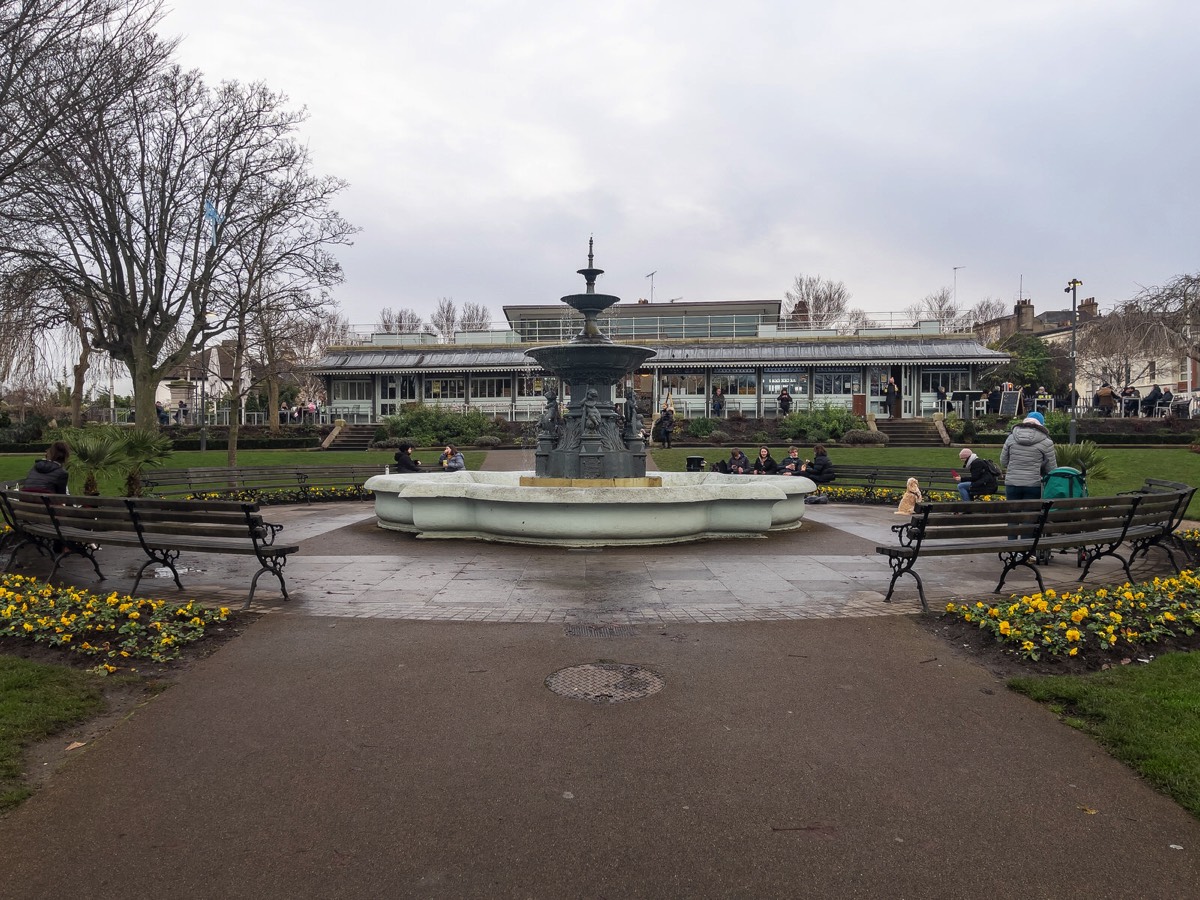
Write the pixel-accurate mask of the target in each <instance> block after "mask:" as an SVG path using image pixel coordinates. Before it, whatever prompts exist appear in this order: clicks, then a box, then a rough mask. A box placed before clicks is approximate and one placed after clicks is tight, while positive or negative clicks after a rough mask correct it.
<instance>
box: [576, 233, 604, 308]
mask: <svg viewBox="0 0 1200 900" xmlns="http://www.w3.org/2000/svg"><path fill="white" fill-rule="evenodd" d="M593 240H594V238H592V237H591V236H590V235H589V237H588V264H587V268H586V269H576V271H577V272H578V273H579V274H580V275H582V276H583V278H584V280H585V281H586V282H587V291H586V293H589V294H594V293H596V278H597V277H598V276H600V275H603V274H604V270H603V269H597V268H596V267H595V266H594V265H593V260H594V257H593V255H592V241H593Z"/></svg>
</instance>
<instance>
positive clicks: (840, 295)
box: [783, 275, 850, 328]
mask: <svg viewBox="0 0 1200 900" xmlns="http://www.w3.org/2000/svg"><path fill="white" fill-rule="evenodd" d="M849 302H850V292H849V291H848V290H846V285H845V283H844V282H841V281H831V280H829V279H827V278H822V277H821V276H820V275H797V276H796V279H795V281H793V282H792V289H791V290H790V291H788V292H787V293H786V294H785V295H784V313H783V314H784V317H785V318H789V319H791V320H792V321H793V322H794V323H795V324H797V325H800V326H802V327H805V328H825V327H828V326H830V325H833V324H834V323H835V322H836V321H837V320H838V319H840V318H842V316H844V315H845V314H846V305H847V304H848V303H849Z"/></svg>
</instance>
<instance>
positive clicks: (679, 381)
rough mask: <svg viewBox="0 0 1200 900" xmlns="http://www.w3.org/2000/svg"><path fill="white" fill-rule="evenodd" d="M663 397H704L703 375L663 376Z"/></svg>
mask: <svg viewBox="0 0 1200 900" xmlns="http://www.w3.org/2000/svg"><path fill="white" fill-rule="evenodd" d="M661 387H662V395H663V396H664V397H665V396H666V395H667V394H670V395H671V396H673V397H681V396H687V395H694V396H703V394H704V376H703V375H663V376H662V380H661Z"/></svg>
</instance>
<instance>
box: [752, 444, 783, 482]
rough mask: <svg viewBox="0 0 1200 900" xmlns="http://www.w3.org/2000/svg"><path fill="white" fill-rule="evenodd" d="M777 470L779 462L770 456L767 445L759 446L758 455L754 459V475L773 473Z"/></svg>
mask: <svg viewBox="0 0 1200 900" xmlns="http://www.w3.org/2000/svg"><path fill="white" fill-rule="evenodd" d="M778 470H779V463H777V462H775V460H774V459H773V458H772V457H771V450H770V448H769V447H759V448H758V457H757V458H756V459H755V460H754V474H755V475H774V474H775V473H776V472H777V471H778Z"/></svg>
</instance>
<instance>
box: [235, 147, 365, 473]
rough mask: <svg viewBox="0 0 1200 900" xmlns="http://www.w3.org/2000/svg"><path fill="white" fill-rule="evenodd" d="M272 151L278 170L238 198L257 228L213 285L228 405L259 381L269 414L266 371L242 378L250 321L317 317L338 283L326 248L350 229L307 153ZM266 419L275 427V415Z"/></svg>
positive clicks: (333, 190)
mask: <svg viewBox="0 0 1200 900" xmlns="http://www.w3.org/2000/svg"><path fill="white" fill-rule="evenodd" d="M279 148H280V151H281V152H280V156H279V157H278V160H277V162H278V167H277V168H276V169H274V170H264V171H263V172H262V173H261V184H260V185H259V186H258V187H257V188H256V189H254V190H250V191H247V194H246V199H245V206H244V209H243V215H244V216H245V218H247V219H248V220H251V221H255V222H256V223H257V226H258V227H257V230H250V229H248V230H247V231H246V233H245V234H244V235H243V238H242V240H240V241H239V242H237V243H236V244H235V245H234V246H233V248H232V250H231V252H230V253H229V254H228V255H227V256H226V258H225V262H224V264H225V266H226V267H227V271H226V272H224V273H222V274H223V277H221V278H220V279H219V284H220V285H221V290H222V291H223V292H224V296H222V298H221V299H222V303H223V304H224V305H226V306H227V307H228V309H229V310H230V312H231V318H232V325H233V334H234V340H233V380H232V384H231V386H230V394H231V399H232V400H233V402H234V404H236V405H240V404H241V403H242V402H244V400H245V398H246V396H247V395H248V394H249V392H250V390H251V389H252V388H253V387H254V386H255V384H256V383H258V381H259V380H261V379H262V378H266V379H267V380H268V396H269V399H268V404H269V405H270V407H271V409H272V410H273V409H274V408H275V407H276V405H277V404H278V402H279V391H278V382H277V380H276V379H275V378H273V377H272V376H273V375H274V372H273V371H272V369H271V368H270V367H266V368H263V367H258V376H259V377H258V379H256V378H254V377H251V374H250V373H251V371H252V369H251V366H250V364H249V362H250V355H249V351H250V350H251V342H252V340H253V339H254V338H255V337H261V335H262V328H261V326H255V325H253V324H252V323H255V322H257V321H260V320H266V319H267V318H269V317H268V315H267V313H268V312H270V313H278V312H280V306H281V304H287V305H288V312H289V313H291V314H292V315H293V318H294V316H295V315H296V314H299V315H301V316H303V315H309V314H312V313H314V312H318V311H322V310H323V309H324V307H325V306H326V305H327V304H326V292H327V291H328V290H329V289H330V288H332V287H333V286H334V285H336V284H340V283H341V281H342V268H341V265H340V264H339V263H338V261H337V259H336V258H335V257H334V256H333V255H332V253H331V249H330V248H331V247H333V246H335V245H341V244H348V243H350V237H351V235H353V234H354V232H355V230H356V229H354V228H353V227H352V226H351V225H350V224H349V223H348V222H346V221H345V220H344V219H343V218H342V217H341V216H340V215H338V213H337V212H336V211H335V210H333V208H332V207H331V206H330V203H331V201H332V200H333V198H334V197H335V196H336V195H337V194H339V193H340V192H341V191H342V190H343V189H344V188H345V186H346V185H345V182H344V181H341V180H340V179H337V178H330V177H318V176H316V175H313V174H312V172H311V163H310V160H309V156H308V150H307V148H305V147H304V146H302V145H300V144H298V143H297V142H295V141H292V140H280V141H279ZM272 321H277V319H272ZM254 349H256V350H261V346H259V347H255V348H254ZM256 355H261V354H256ZM270 418H271V421H272V422H273V423H274V424H275V427H276V428H277V427H278V419H277V417H276V416H274V415H272V416H271V417H270ZM238 425H239V417H238V416H232V417H231V418H230V424H229V465H231V466H235V465H237V441H238Z"/></svg>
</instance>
